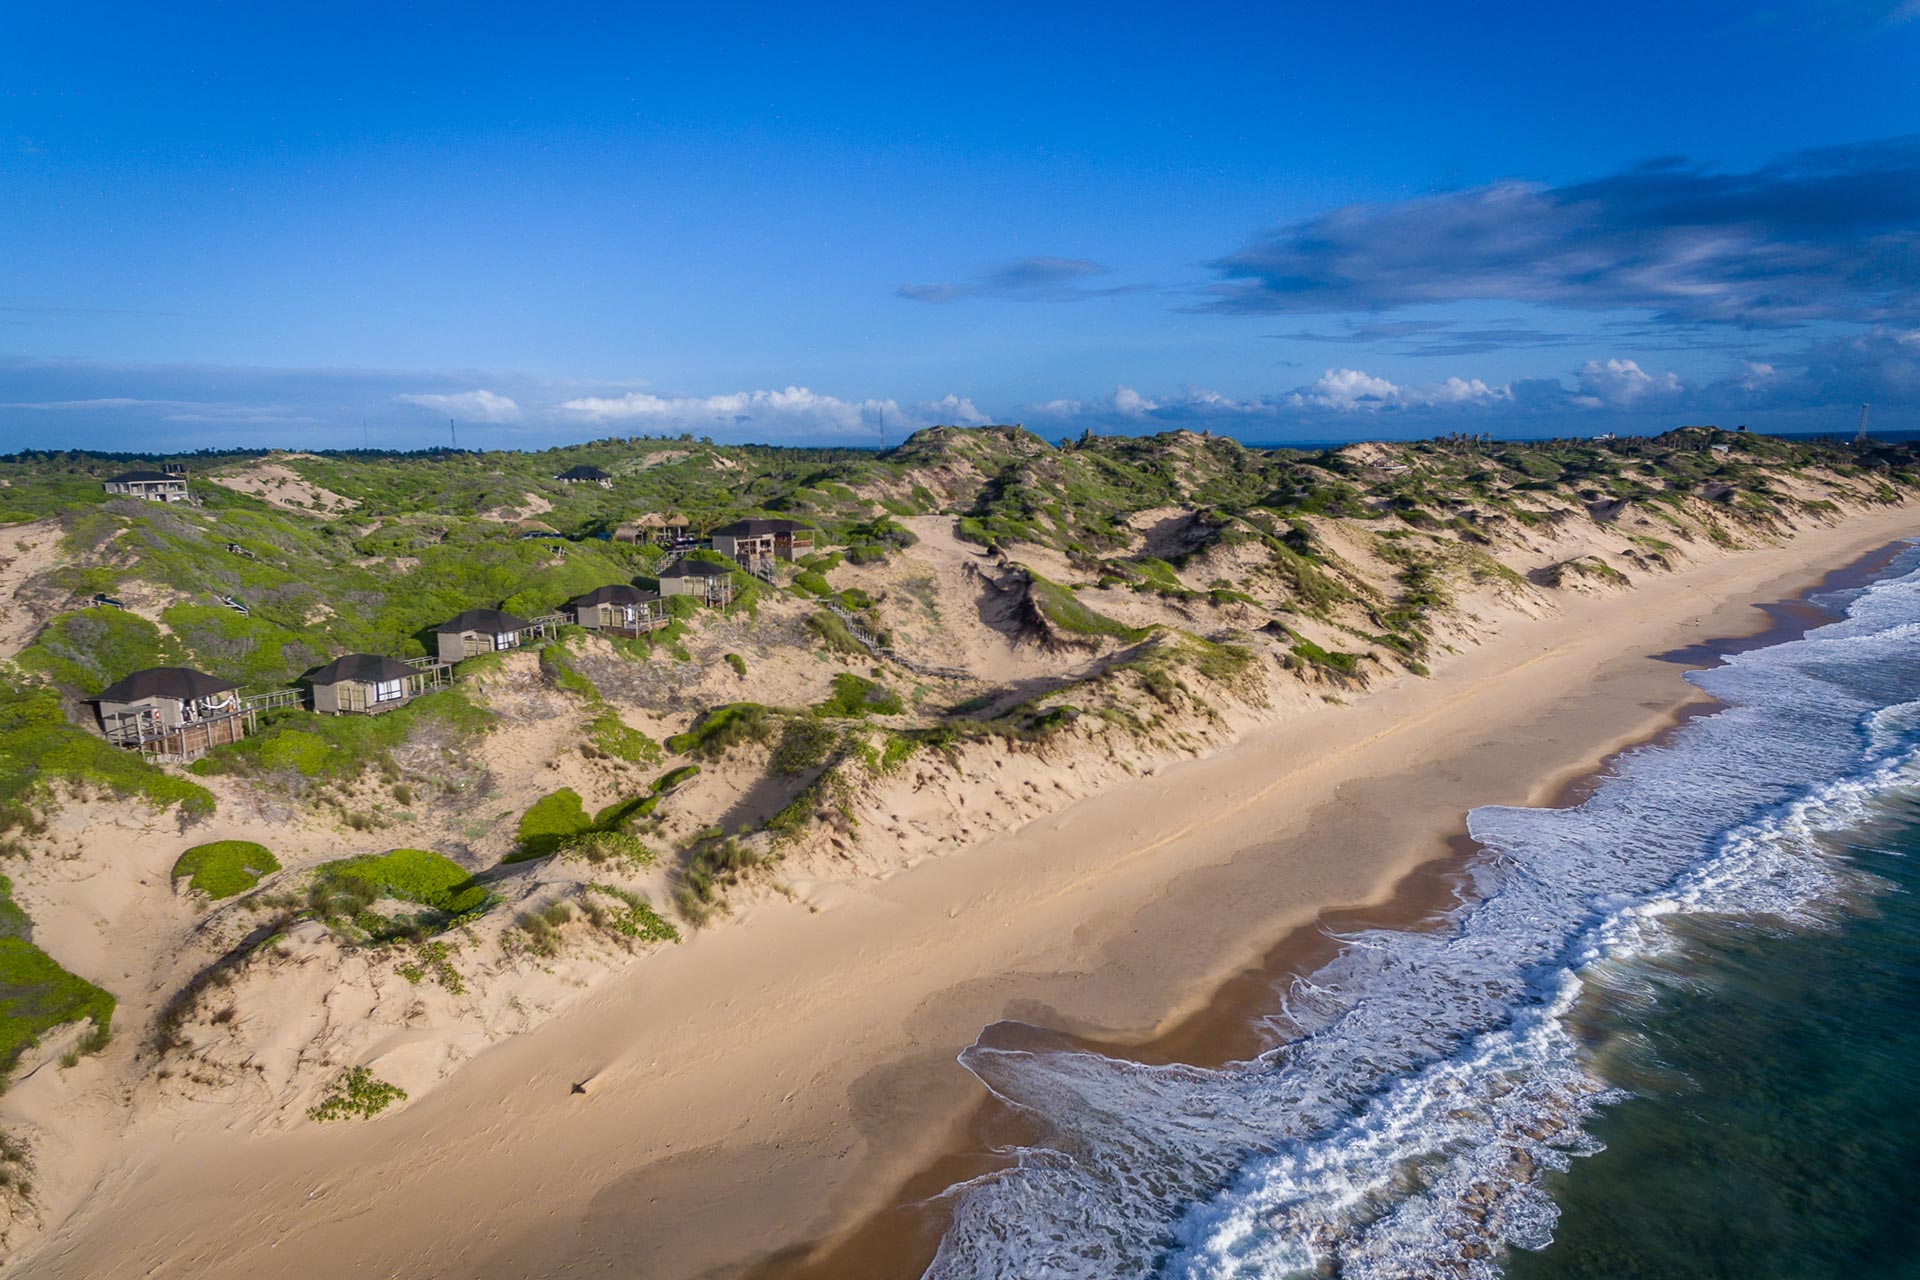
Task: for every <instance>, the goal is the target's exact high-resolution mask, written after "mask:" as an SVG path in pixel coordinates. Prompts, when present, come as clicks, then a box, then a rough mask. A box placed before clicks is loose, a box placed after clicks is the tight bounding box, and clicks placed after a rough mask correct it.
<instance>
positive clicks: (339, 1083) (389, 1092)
mask: <svg viewBox="0 0 1920 1280" xmlns="http://www.w3.org/2000/svg"><path fill="white" fill-rule="evenodd" d="M406 1097H407V1091H406V1090H405V1089H402V1088H401V1087H400V1086H399V1085H397V1084H388V1083H387V1082H386V1081H385V1080H381V1079H379V1078H377V1077H376V1076H375V1075H374V1074H373V1072H371V1071H369V1070H368V1069H367V1068H365V1067H348V1068H347V1069H346V1071H345V1073H343V1074H342V1075H341V1076H340V1077H339V1079H337V1080H335V1081H334V1082H333V1087H332V1088H331V1089H330V1090H328V1092H327V1096H326V1097H325V1098H322V1099H321V1100H320V1101H319V1102H318V1103H317V1104H316V1105H314V1106H313V1107H311V1108H309V1109H308V1111H307V1119H309V1120H317V1121H325V1120H350V1119H352V1118H353V1117H355V1116H359V1117H360V1118H361V1119H363V1120H365V1119H371V1118H372V1117H374V1116H377V1115H379V1114H380V1113H381V1112H382V1111H385V1110H386V1109H387V1108H388V1107H389V1106H391V1105H393V1104H394V1103H396V1102H404V1101H405V1100H406Z"/></svg>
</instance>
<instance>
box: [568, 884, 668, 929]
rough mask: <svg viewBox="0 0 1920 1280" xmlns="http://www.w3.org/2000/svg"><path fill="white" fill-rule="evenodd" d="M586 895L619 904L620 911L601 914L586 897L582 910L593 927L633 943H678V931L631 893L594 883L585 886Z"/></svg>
mask: <svg viewBox="0 0 1920 1280" xmlns="http://www.w3.org/2000/svg"><path fill="white" fill-rule="evenodd" d="M587 891H588V893H589V894H600V895H603V896H605V897H608V898H612V899H613V900H614V901H616V902H618V903H620V905H621V907H622V908H623V909H622V910H620V911H618V912H605V911H603V909H602V908H601V907H599V905H598V904H596V903H595V902H594V901H593V899H592V898H591V897H588V898H587V899H586V900H585V902H584V904H583V909H584V910H585V911H586V913H587V916H588V918H589V919H591V920H592V921H593V922H594V923H595V924H597V925H601V926H603V927H605V928H609V929H612V930H613V931H614V932H615V933H617V934H619V935H620V936H621V937H623V938H631V939H633V940H634V941H636V942H678V941H680V931H679V930H678V929H676V928H674V927H673V925H672V924H671V923H669V922H668V921H667V920H665V919H663V918H662V917H661V915H660V913H659V912H657V911H655V910H654V909H653V907H652V905H651V904H649V903H648V902H647V900H646V899H645V898H643V897H641V896H640V895H639V894H637V893H635V892H634V891H633V890H631V889H622V888H621V887H620V886H619V885H613V884H599V883H594V884H590V885H588V886H587Z"/></svg>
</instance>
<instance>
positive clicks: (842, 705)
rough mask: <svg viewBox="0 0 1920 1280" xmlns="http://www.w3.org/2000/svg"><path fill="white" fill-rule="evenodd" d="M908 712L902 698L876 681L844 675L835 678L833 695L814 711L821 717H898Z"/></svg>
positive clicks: (850, 674)
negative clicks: (903, 712)
mask: <svg viewBox="0 0 1920 1280" xmlns="http://www.w3.org/2000/svg"><path fill="white" fill-rule="evenodd" d="M905 710H906V704H905V703H903V702H902V701H901V700H900V695H899V694H897V693H895V692H893V691H892V690H891V689H888V688H887V687H886V686H884V685H882V684H880V683H878V682H877V681H873V680H868V679H865V678H864V677H861V676H856V675H854V674H853V673H851V672H845V671H843V672H841V673H840V674H839V675H837V676H835V677H834V678H833V696H832V697H830V698H828V699H827V700H826V701H825V702H823V703H821V704H820V705H819V706H817V707H815V708H814V714H815V715H822V716H843V717H861V716H897V715H899V714H900V713H901V712H902V711H905Z"/></svg>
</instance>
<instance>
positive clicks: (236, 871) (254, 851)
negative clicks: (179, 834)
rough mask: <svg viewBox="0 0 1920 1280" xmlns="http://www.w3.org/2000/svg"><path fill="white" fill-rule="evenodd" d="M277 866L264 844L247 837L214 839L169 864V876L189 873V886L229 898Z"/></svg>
mask: <svg viewBox="0 0 1920 1280" xmlns="http://www.w3.org/2000/svg"><path fill="white" fill-rule="evenodd" d="M279 869H280V863H279V862H278V861H277V860H276V859H275V858H274V856H273V854H272V853H271V852H269V851H268V849H267V847H266V846H265V845H261V844H255V843H254V842H253V841H251V840H216V841H214V842H213V843H212V844H197V845H195V846H194V847H193V848H191V849H189V850H187V851H186V852H185V853H183V854H181V855H180V858H179V860H178V861H176V862H175V863H174V864H173V878H174V879H175V880H178V879H179V878H180V877H182V876H190V877H192V879H191V880H189V881H188V884H189V886H190V887H191V888H192V889H193V890H194V891H195V892H196V893H201V894H205V895H206V896H207V897H209V898H214V899H219V898H231V897H233V896H235V895H236V894H241V893H245V892H246V891H247V890H249V889H251V888H253V886H254V885H256V884H259V883H260V877H261V876H264V875H268V874H270V873H272V872H275V871H278V870H279Z"/></svg>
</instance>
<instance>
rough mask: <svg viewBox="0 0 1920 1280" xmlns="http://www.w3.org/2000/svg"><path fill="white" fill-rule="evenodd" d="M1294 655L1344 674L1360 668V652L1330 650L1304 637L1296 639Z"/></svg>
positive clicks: (1350, 673)
mask: <svg viewBox="0 0 1920 1280" xmlns="http://www.w3.org/2000/svg"><path fill="white" fill-rule="evenodd" d="M1293 656H1294V657H1295V658H1298V659H1299V660H1300V661H1302V662H1306V663H1310V664H1312V665H1313V666H1316V667H1324V668H1325V669H1326V670H1328V671H1333V672H1337V673H1339V674H1340V675H1343V676H1350V675H1353V674H1355V673H1356V672H1358V671H1359V670H1360V655H1359V654H1357V653H1336V652H1329V651H1328V650H1326V649H1323V648H1321V647H1320V646H1319V645H1317V644H1315V643H1314V642H1313V641H1311V640H1307V639H1304V638H1296V639H1295V641H1294V645H1293Z"/></svg>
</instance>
